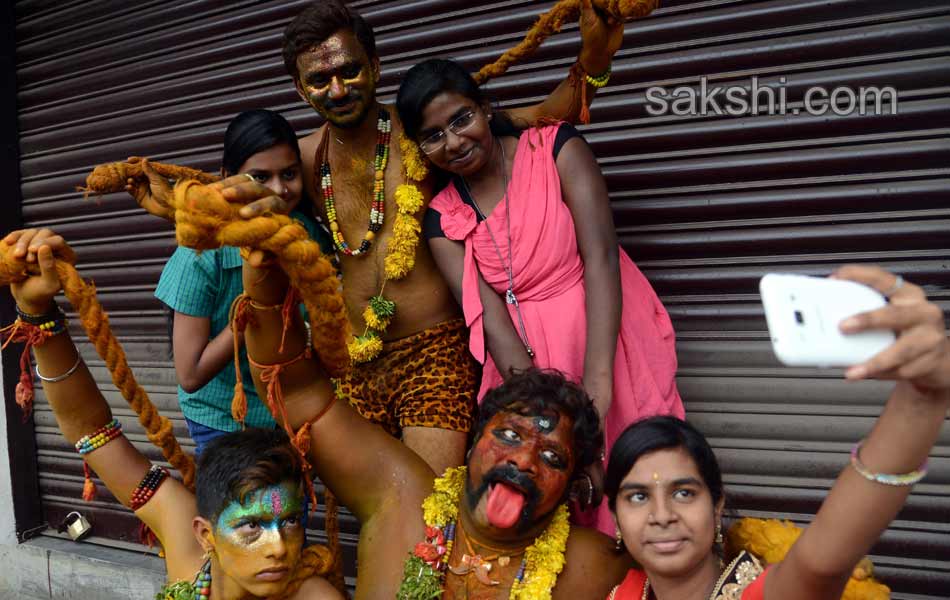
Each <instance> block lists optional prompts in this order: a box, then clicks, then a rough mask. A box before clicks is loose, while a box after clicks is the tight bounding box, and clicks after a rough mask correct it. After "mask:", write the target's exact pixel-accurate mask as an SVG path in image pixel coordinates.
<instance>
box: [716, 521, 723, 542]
mask: <svg viewBox="0 0 950 600" xmlns="http://www.w3.org/2000/svg"><path fill="white" fill-rule="evenodd" d="M716 543H717V544H721V543H722V523H716Z"/></svg>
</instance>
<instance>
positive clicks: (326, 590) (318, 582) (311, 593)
mask: <svg viewBox="0 0 950 600" xmlns="http://www.w3.org/2000/svg"><path fill="white" fill-rule="evenodd" d="M292 599H293V600H343V599H344V596H343V594H341V593H340V591H339V590H338V589H336V588H335V587H333V586H332V585H331V584H330V582H329V581H327V580H326V579H324V578H323V577H320V576H318V575H314V576H313V577H311V578H309V579H307V580H306V581H304V582H303V583H302V584H301V585H300V589H298V590H297V593H295V594H294V595H293V596H292Z"/></svg>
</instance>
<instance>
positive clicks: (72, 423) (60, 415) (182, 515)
mask: <svg viewBox="0 0 950 600" xmlns="http://www.w3.org/2000/svg"><path fill="white" fill-rule="evenodd" d="M3 242H4V243H5V244H7V245H9V246H12V247H13V250H12V254H13V257H14V258H19V259H21V260H23V261H24V262H25V263H26V265H29V266H30V267H31V272H38V274H34V275H32V276H31V277H29V278H28V279H27V280H25V281H23V282H22V283H19V284H14V285H11V291H12V293H13V297H14V298H15V300H16V303H17V306H18V307H19V309H20V310H21V311H22V312H23V313H25V314H28V315H37V316H42V317H43V318H47V315H49V316H50V318H56V315H57V314H60V313H58V309H56V305H55V303H54V300H53V299H54V297H55V296H56V294H57V293H59V291H60V290H61V287H62V285H61V283H60V280H59V276H58V274H57V271H56V267H55V263H54V255H56V253H66V254H69V252H70V251H69V249H68V247H67V246H66V242H65V241H64V240H63V238H62V237H60V236H58V235H56V234H55V233H53V232H52V231H50V230H48V229H44V230H24V231H16V232H13V233H11V234H9V235H8V236H6V237H5V238H4V239H3ZM34 356H35V358H36V364H37V370H38V371H39V373H44V374H46V377H45V378H43V379H42V381H43V392H44V394H45V396H46V399H47V401H48V402H49V405H50V407H51V408H52V410H53V414H54V415H55V417H56V422H57V425H58V426H59V428H60V430H61V431H62V433H63V436H64V437H65V438H66V439H67V440H68V441H69V442H70V443H71V444H76V443H77V442H78V443H79V445H80V447H81V446H83V444H86V445H88V446H89V447H87V448H85V451H86V452H87V453H85V454H84V455H83V458H84V459H85V460H86V462H87V463H88V464H89V466H90V467H91V468H92V469H93V470H94V471H95V472H96V473H97V474H98V475H99V478H100V479H101V480H102V481H103V482H104V483H105V485H106V487H108V489H109V491H110V492H112V494H113V495H114V496H115V497H116V499H117V500H119V501H120V502H121V503H122V504H124V505H125V506H129V507H131V508H132V509H133V510H134V511H135V515H136V516H137V517H138V518H139V519H140V520H141V521H142V522H144V523H145V524H146V525H148V527H149V528H151V530H152V531H153V532H154V533H155V535H156V536H157V537H158V539H159V541H160V543H161V545H162V548H163V549H164V551H165V566H166V569H167V572H168V581H169V582H192V581H205V582H207V584H208V591H209V593H210V597H211V599H212V600H248V599H252V598H274V599H277V598H282V599H293V600H302V599H304V598H307V599H314V598H319V599H327V600H337V599H340V598H343V596H342V595H341V594H340V592H338V591H337V590H336V589H335V588H334V587H333V586H332V585H331V584H330V583H329V582H327V581H326V580H325V579H323V578H322V577H320V575H319V574H320V573H329V572H330V571H331V568H332V566H333V565H332V556H331V555H330V552H329V550H328V549H327V548H325V547H322V546H311V547H309V548H307V549H305V550H304V549H303V541H304V530H303V526H302V524H301V520H300V518H301V516H302V505H303V498H304V496H303V494H304V492H303V486H302V482H303V469H302V466H301V461H300V458H299V455H298V454H297V451H296V450H295V449H294V448H293V447H292V446H291V445H290V443H289V441H288V439H287V437H286V435H285V434H284V433H283V432H280V431H275V430H264V429H248V430H245V431H240V432H234V433H227V434H225V435H223V436H221V437H220V438H218V439H216V440H214V441H213V442H211V443H209V445H208V447H207V448H206V449H205V451H204V452H203V453H202V454H201V458H200V460H199V463H198V467H197V481H196V491H195V493H192V492H190V491H188V489H186V488H185V486H184V485H182V484H181V483H180V482H179V481H178V480H177V479H175V478H173V477H167V478H165V477H164V475H163V474H162V471H161V470H158V468H157V467H156V466H153V465H152V464H151V461H150V460H149V459H148V458H147V457H146V456H145V455H144V454H142V453H141V452H140V451H139V450H138V449H137V448H136V447H135V446H134V445H132V443H131V442H130V441H129V440H128V439H127V438H126V437H125V436H123V435H122V434H121V428H118V429H116V428H115V426H114V425H113V424H112V422H113V416H112V412H111V410H110V408H109V405H108V404H107V403H106V400H105V398H104V397H103V396H102V393H101V392H100V391H99V389H98V388H97V387H96V383H95V380H94V379H93V377H92V375H91V374H90V372H89V369H88V368H87V367H86V365H85V364H84V363H83V361H82V360H81V358H80V357H79V353H78V350H77V349H76V347H75V345H74V344H73V342H72V340H71V339H70V336H69V332H68V331H65V330H64V331H61V332H59V333H57V334H55V335H52V336H50V337H48V338H47V339H46V340H45V342H44V343H43V344H41V345H37V346H34ZM104 429H109V430H111V431H112V432H114V433H116V434H117V435H115V436H114V437H113V436H112V435H111V434H110V435H109V436H107V437H106V438H105V443H101V442H102V440H101V439H100V441H98V442H89V441H88V440H89V438H93V439H95V434H96V432H98V431H103V430H104ZM84 439H85V440H87V441H86V442H84V441H83V440H84ZM143 499H144V500H143Z"/></svg>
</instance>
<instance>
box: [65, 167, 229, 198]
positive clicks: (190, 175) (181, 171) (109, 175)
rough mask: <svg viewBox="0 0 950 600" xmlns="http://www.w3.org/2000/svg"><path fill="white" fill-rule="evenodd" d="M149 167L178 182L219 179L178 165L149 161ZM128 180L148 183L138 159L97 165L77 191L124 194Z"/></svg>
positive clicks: (206, 181)
mask: <svg viewBox="0 0 950 600" xmlns="http://www.w3.org/2000/svg"><path fill="white" fill-rule="evenodd" d="M148 164H149V166H150V167H152V169H153V170H154V171H155V172H156V173H158V174H159V175H161V176H162V177H164V178H166V179H172V180H175V181H179V180H181V179H196V180H198V181H200V182H201V183H214V182H215V181H218V180H219V179H221V178H220V177H219V176H217V175H213V174H211V173H205V172H204V171H199V170H198V169H192V168H190V167H179V166H178V165H169V164H165V163H159V162H151V161H149V163H148ZM129 179H134V180H137V181H144V182H146V183H147V182H148V176H147V175H146V174H145V172H144V171H143V170H142V162H141V160H139V159H130V160H129V161H127V162H114V163H108V164H104V165H99V166H98V167H96V168H95V169H93V171H92V173H90V174H89V176H88V177H86V187H81V188H79V191H81V192H86V194H90V193H95V194H111V193H115V192H124V191H125V184H126V182H127V181H128V180H129Z"/></svg>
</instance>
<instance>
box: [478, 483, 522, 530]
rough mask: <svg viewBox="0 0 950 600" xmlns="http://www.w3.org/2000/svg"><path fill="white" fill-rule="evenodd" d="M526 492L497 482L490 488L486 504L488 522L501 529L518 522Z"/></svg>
mask: <svg viewBox="0 0 950 600" xmlns="http://www.w3.org/2000/svg"><path fill="white" fill-rule="evenodd" d="M524 502H525V498H524V494H522V493H521V492H519V491H518V490H516V489H514V488H512V487H510V486H507V485H505V484H504V483H496V484H494V485H492V486H491V487H490V488H489V490H488V503H487V505H486V506H485V512H486V516H487V517H488V522H489V523H491V524H492V526H494V527H497V528H499V529H508V528H509V527H512V526H514V524H515V523H517V522H518V517H520V516H521V511H522V510H523V509H524Z"/></svg>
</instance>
